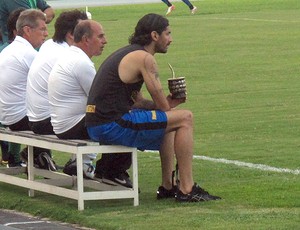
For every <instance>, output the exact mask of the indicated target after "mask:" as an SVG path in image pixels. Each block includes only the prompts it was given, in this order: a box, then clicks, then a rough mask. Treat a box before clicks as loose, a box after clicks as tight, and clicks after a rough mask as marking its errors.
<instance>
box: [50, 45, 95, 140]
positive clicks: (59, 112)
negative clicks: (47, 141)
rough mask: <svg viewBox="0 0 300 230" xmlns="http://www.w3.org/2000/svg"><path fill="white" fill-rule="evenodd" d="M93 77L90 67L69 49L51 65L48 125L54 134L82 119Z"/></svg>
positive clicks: (82, 55) (76, 51) (74, 49)
mask: <svg viewBox="0 0 300 230" xmlns="http://www.w3.org/2000/svg"><path fill="white" fill-rule="evenodd" d="M95 75H96V70H95V67H94V63H93V62H92V61H91V59H90V58H89V57H88V56H87V55H86V53H85V52H83V51H82V50H81V49H80V48H78V47H75V46H71V47H70V48H68V50H67V51H66V52H65V53H64V55H63V56H62V57H61V58H59V60H58V61H57V62H56V63H55V65H54V67H53V69H52V71H51V73H50V76H49V82H48V96H49V102H50V107H51V123H52V126H53V130H54V132H55V133H56V134H61V133H64V132H66V131H68V130H69V129H71V128H72V127H74V126H75V125H76V124H77V123H78V122H79V121H80V120H81V119H82V118H83V117H84V116H85V111H86V109H85V108H86V103H87V96H88V93H89V91H90V88H91V85H92V82H93V80H94V77H95Z"/></svg>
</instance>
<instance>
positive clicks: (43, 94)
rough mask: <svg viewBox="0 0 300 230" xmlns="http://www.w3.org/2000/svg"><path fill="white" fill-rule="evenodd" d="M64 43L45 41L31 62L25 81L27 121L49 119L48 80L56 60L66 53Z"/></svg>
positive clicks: (66, 45) (65, 44)
mask: <svg viewBox="0 0 300 230" xmlns="http://www.w3.org/2000/svg"><path fill="white" fill-rule="evenodd" d="M67 47H69V45H68V44H67V43H66V42H63V43H56V42H54V41H53V40H52V39H49V40H47V41H46V42H45V43H44V44H43V45H42V46H41V48H40V50H39V52H38V54H37V55H36V57H35V59H34V60H33V62H32V64H31V67H30V70H29V73H28V80H27V89H26V106H27V116H28V119H29V121H33V122H37V121H42V120H44V119H47V118H49V117H50V104H49V99H48V78H49V75H50V72H51V70H52V68H53V66H54V64H55V62H56V61H57V59H58V58H59V57H60V56H61V55H62V54H63V53H64V52H65V51H66V48H67Z"/></svg>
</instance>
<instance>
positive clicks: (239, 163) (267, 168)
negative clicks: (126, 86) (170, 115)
mask: <svg viewBox="0 0 300 230" xmlns="http://www.w3.org/2000/svg"><path fill="white" fill-rule="evenodd" d="M147 152H151V153H157V154H159V153H158V151H149V150H147ZM193 158H194V159H199V160H205V161H212V162H218V163H223V164H233V165H237V166H240V167H248V168H252V169H259V170H262V171H269V172H278V173H290V174H294V175H299V174H300V169H295V170H293V169H287V168H276V167H272V166H269V165H264V164H253V163H247V162H243V161H237V160H227V159H224V158H213V157H207V156H196V155H194V156H193Z"/></svg>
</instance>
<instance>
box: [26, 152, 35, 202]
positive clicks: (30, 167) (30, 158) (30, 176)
mask: <svg viewBox="0 0 300 230" xmlns="http://www.w3.org/2000/svg"><path fill="white" fill-rule="evenodd" d="M33 158H34V155H33V146H28V161H27V173H28V180H30V181H34V166H33ZM28 195H29V196H30V197H33V196H34V190H33V189H29V190H28Z"/></svg>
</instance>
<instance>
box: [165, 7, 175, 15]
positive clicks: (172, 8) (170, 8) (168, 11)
mask: <svg viewBox="0 0 300 230" xmlns="http://www.w3.org/2000/svg"><path fill="white" fill-rule="evenodd" d="M173 10H175V6H174V5H172V6H170V7H169V8H168V10H167V13H166V15H167V16H168V15H169V14H170V13H171V12H172V11H173Z"/></svg>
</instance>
